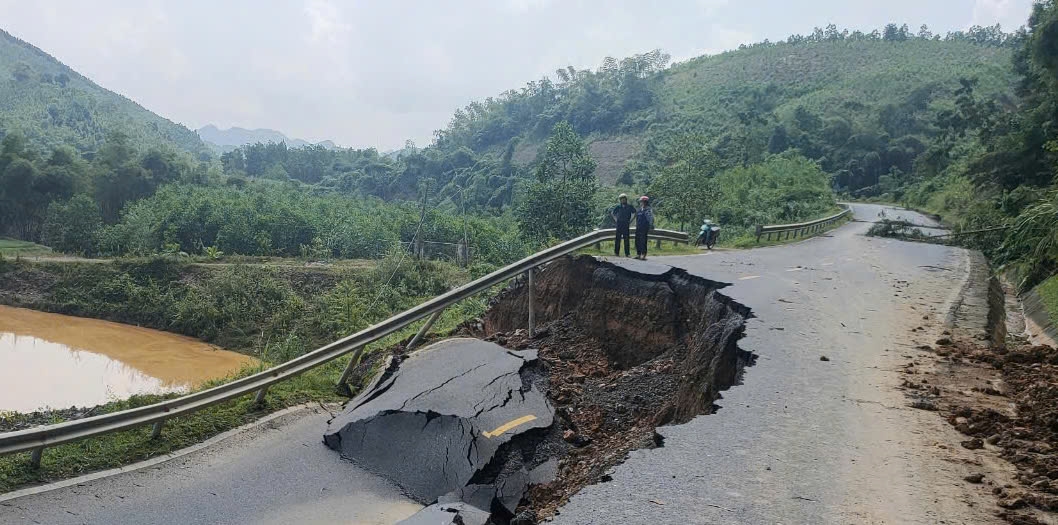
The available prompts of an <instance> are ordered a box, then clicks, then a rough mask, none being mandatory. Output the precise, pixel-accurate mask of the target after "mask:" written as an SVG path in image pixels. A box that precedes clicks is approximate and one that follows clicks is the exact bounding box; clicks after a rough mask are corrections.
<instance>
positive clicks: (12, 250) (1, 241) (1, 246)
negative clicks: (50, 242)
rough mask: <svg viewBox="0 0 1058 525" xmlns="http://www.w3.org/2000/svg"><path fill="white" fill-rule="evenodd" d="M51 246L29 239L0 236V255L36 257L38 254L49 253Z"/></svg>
mask: <svg viewBox="0 0 1058 525" xmlns="http://www.w3.org/2000/svg"><path fill="white" fill-rule="evenodd" d="M51 254H52V251H51V248H48V247H47V246H42V245H40V244H35V243H32V242H29V241H19V240H16V239H7V238H3V237H0V255H2V256H4V257H11V258H17V257H36V256H38V255H51Z"/></svg>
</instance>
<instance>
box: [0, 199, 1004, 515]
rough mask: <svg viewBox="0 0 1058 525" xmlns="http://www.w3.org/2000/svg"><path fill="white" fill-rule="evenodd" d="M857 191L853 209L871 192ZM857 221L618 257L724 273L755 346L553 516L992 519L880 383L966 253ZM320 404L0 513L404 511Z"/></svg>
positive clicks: (644, 265) (933, 327)
mask: <svg viewBox="0 0 1058 525" xmlns="http://www.w3.org/2000/svg"><path fill="white" fill-rule="evenodd" d="M854 209H855V212H856V216H857V218H859V219H861V220H865V221H873V220H877V218H878V212H879V211H880V210H881V208H880V207H877V206H869V205H855V206H854ZM887 215H890V214H889V213H887ZM901 215H903V216H905V218H907V217H908V216H910V217H911V218H913V219H915V220H916V221H920V222H921V223H923V224H931V221H929V220H928V219H926V218H924V217H916V216H913V215H911V214H908V213H906V212H904V213H902V214H901ZM891 216H892V215H890V217H891ZM868 226H869V224H867V223H864V222H855V223H852V224H849V225H846V226H844V227H842V228H839V229H838V230H835V231H834V232H832V233H831V234H829V235H827V236H822V237H817V238H813V239H809V240H807V241H804V242H800V243H796V244H792V245H786V246H776V247H769V248H762V249H756V250H748V251H728V252H722V251H717V252H712V253H709V254H706V255H695V256H683V257H668V258H657V259H651V260H650V261H647V262H639V261H634V260H630V259H622V263H621V264H626V265H629V266H630V267H633V268H635V269H637V270H639V271H648V272H649V271H656V272H661V271H664V269H665V266H664V265H673V266H679V267H682V268H686V269H687V270H688V271H690V272H692V273H695V274H698V275H701V276H704V277H706V278H709V279H714V280H718V281H725V282H730V283H732V284H733V285H732V286H730V287H727V288H724V289H723V290H722V293H724V294H726V295H729V296H731V297H733V298H734V299H736V300H738V301H740V302H742V303H743V304H745V305H747V306H749V307H750V308H752V309H753V313H754V314H755V315H756V318H754V319H751V320H750V321H749V323H748V327H747V337H746V338H745V339H743V340H742V342H741V346H742V347H743V348H744V349H747V350H751V351H753V352H755V353H757V354H758V356H759V358H758V360H757V364H756V366H753V367H751V368H749V369H747V371H746V374H745V378H744V384H742V385H739V386H736V387H733V388H732V389H730V390H728V391H726V392H725V393H724V399H722V400H720V401H719V402H718V404H719V405H720V406H721V407H722V408H721V409H720V410H719V412H717V413H716V414H712V415H708V416H701V417H698V418H695V419H694V420H692V421H691V422H689V423H687V424H684V425H677V426H670V427H663V428H661V429H659V431H660V433H661V434H662V435H664V436H665V444H664V447H662V448H657V449H652V450H640V451H636V452H633V453H632V454H631V456H630V458H629V459H628V461H626V462H625V463H623V464H622V465H620V466H618V467H617V468H616V469H615V471H614V472H613V474H612V478H613V479H612V481H609V482H606V483H600V484H597V485H593V486H590V487H588V488H586V489H585V490H583V491H582V492H581V493H580V494H578V495H576V496H575V497H574V498H573V499H572V500H571V501H570V503H569V504H568V505H567V506H566V507H564V508H563V509H562V511H561V514H560V515H559V516H558V517H557V518H556V520H555V522H556V523H577V524H587V523H599V524H603V523H606V524H611V523H690V524H696V523H717V524H726V523H812V524H816V523H835V524H837V523H931V524H932V523H988V522H991V521H994V519H995V518H994V517H993V516H992V514H991V512H989V511H987V510H985V509H984V508H983V507H984V506H983V505H979V506H977V507H970V506H968V505H967V502H968V501H970V502H972V501H973V500H974V499H975V498H976V497H977V496H975V495H974V494H973V493H971V492H969V491H968V489H966V488H965V485H966V484H965V483H962V482H961V480H960V478H961V476H963V475H965V473H966V470H965V469H966V468H967V467H965V466H964V465H962V464H960V463H959V462H958V461H955V460H952V459H951V458H945V457H944V456H943V454H940V453H939V452H938V448H937V443H938V440H939V441H942V442H943V441H953V440H956V441H957V439H958V435H956V434H955V431H954V430H953V429H951V428H950V427H949V426H948V425H947V424H946V423H945V422H943V421H942V420H940V418H939V417H938V416H937V414H935V413H932V412H924V411H918V410H914V409H910V408H908V407H907V402H906V400H905V399H904V398H903V394H901V393H900V392H898V391H897V390H896V389H895V387H896V385H898V384H899V382H900V376H899V374H898V371H897V368H898V367H899V366H900V365H901V364H902V363H903V361H902V360H901V359H900V356H901V355H906V354H909V353H913V352H914V350H913V345H914V344H915V343H921V342H932V338H935V336H936V335H937V332H938V331H939V330H940V329H942V325H941V321H942V320H943V317H944V315H945V310H946V308H947V305H948V304H949V301H951V300H952V299H953V298H954V296H955V295H956V293H957V292H958V291H959V289H960V287H961V281H962V279H963V278H964V276H965V274H966V266H967V260H968V258H967V257H966V255H965V253H964V252H962V251H960V250H958V249H953V248H947V247H943V246H932V245H924V244H913V243H905V242H901V241H894V240H887V239H876V238H867V237H864V236H862V233H863V232H864V231H866V229H867V228H868ZM920 325H925V326H926V331H925V332H924V333H923V332H916V333H915V334H916V335H909V332H908V330H909V329H911V328H915V327H917V326H920ZM918 337H921V340H918V341H916V340H914V339H915V338H918ZM821 356H826V357H827V358H828V359H829V361H821V360H820V357H821ZM330 417H331V416H330V414H327V413H325V412H321V413H319V414H310V415H308V416H303V417H298V418H289V419H288V420H287V421H282V422H275V423H268V424H264V425H261V426H260V427H259V428H257V429H255V430H253V431H249V432H245V433H243V434H240V435H239V436H237V437H234V438H231V439H229V440H226V441H224V442H222V443H221V444H219V445H217V446H214V447H209V448H207V449H204V450H202V451H199V452H195V453H192V454H189V455H186V456H183V457H181V458H178V459H175V460H171V461H168V462H165V463H162V464H159V465H157V466H154V467H151V468H149V469H146V470H141V471H137V472H133V473H129V474H122V475H118V476H114V477H110V478H106V479H101V480H96V481H92V482H88V483H85V484H83V485H82V486H73V487H68V488H65V489H59V490H55V491H51V492H47V493H44V494H39V495H35V496H27V497H23V498H19V499H16V500H11V501H7V502H4V503H0V523H4V524H7V523H48V524H52V523H54V524H66V523H107V524H109V523H130V524H135V523H188V524H192V523H276V524H279V523H339V522H340V523H392V522H395V521H398V520H401V519H404V518H406V517H408V516H410V515H412V514H414V513H415V512H416V511H418V510H419V509H420V505H418V504H417V503H415V502H413V501H412V500H410V499H408V498H406V497H405V496H403V495H402V494H401V491H400V490H399V489H398V488H397V487H396V486H395V485H392V484H390V483H389V482H387V481H385V480H384V479H382V478H380V477H377V476H374V475H372V474H370V473H368V472H366V471H364V470H362V469H360V468H358V467H356V466H355V465H353V464H351V463H349V462H347V461H343V460H341V459H340V458H339V455H338V454H336V453H335V452H334V451H331V450H329V449H327V448H326V447H325V446H324V445H323V444H322V443H321V436H322V434H323V432H324V430H325V429H326V421H327V419H329V418H330Z"/></svg>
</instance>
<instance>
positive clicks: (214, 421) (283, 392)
mask: <svg viewBox="0 0 1058 525" xmlns="http://www.w3.org/2000/svg"><path fill="white" fill-rule="evenodd" d="M486 305H487V297H486V296H485V295H483V296H481V297H475V298H471V299H467V300H465V301H463V302H462V303H460V304H458V305H456V306H454V307H451V308H449V309H448V310H446V311H445V313H444V314H442V316H441V318H440V319H438V321H437V322H436V323H435V324H434V326H433V328H432V329H431V330H430V335H429V336H428V340H431V339H436V338H439V337H444V336H446V335H447V334H450V333H451V332H452V331H453V330H455V329H456V327H458V326H459V325H460V324H461V323H463V322H464V321H465V320H466V319H468V318H471V317H474V316H477V315H480V314H481V313H482V312H484V310H485V308H486ZM423 322H425V321H420V322H418V323H415V324H412V325H411V326H408V327H406V328H404V329H403V330H400V331H398V332H397V333H394V334H391V335H389V336H387V337H385V338H383V339H382V340H380V341H379V342H377V343H375V344H374V345H371V346H370V347H368V352H367V354H370V353H372V352H379V351H385V350H386V349H387V348H389V347H391V346H393V345H395V344H397V343H398V342H400V341H403V340H406V339H408V338H410V337H411V336H412V335H413V334H414V333H415V332H417V331H418V329H419V327H420V326H421V325H422V323H423ZM367 354H365V357H366V355H367ZM348 360H349V358H340V359H337V360H335V361H332V362H330V363H328V364H326V365H323V366H321V367H319V368H316V369H314V370H311V371H309V372H306V373H305V374H302V375H301V376H298V377H295V378H293V379H290V380H288V381H284V382H282V383H278V384H275V385H273V386H271V387H270V388H269V389H268V395H267V398H266V403H265V405H264V406H256V405H254V403H253V394H248V395H246V396H243V397H240V398H238V399H235V400H232V401H229V402H226V403H222V404H220V405H216V406H213V407H210V408H207V409H205V410H202V411H200V412H196V413H194V414H190V415H187V416H183V417H177V418H173V419H171V420H168V421H166V423H165V427H164V429H163V431H162V434H161V436H159V437H158V438H156V439H151V438H150V434H151V427H150V426H144V427H141V428H136V429H132V430H127V431H123V432H116V433H114V434H108V435H104V436H100V437H96V438H90V439H85V440H82V441H78V442H74V443H68V444H65V445H59V446H56V447H49V448H47V449H45V451H44V455H43V457H42V460H41V466H40V469H39V470H35V469H33V468H31V467H30V464H29V453H23V454H16V455H10V456H3V457H0V493H4V492H10V491H12V490H16V489H19V488H22V487H24V486H27V485H30V484H35V483H46V482H51V481H55V480H60V479H66V478H71V477H74V476H79V475H82V474H86V473H90V472H95V471H99V470H105V469H109V468H114V467H119V466H122V465H128V464H130V463H134V462H137V461H144V460H147V459H151V458H153V457H157V456H159V455H163V454H168V453H170V452H173V451H176V450H179V449H181V448H185V447H188V446H191V445H194V444H196V443H200V442H202V441H204V440H206V439H209V438H210V437H213V436H216V435H217V434H220V433H222V432H225V431H227V430H231V429H233V428H236V427H238V426H240V425H243V424H246V423H250V422H252V421H254V420H256V419H259V418H260V417H262V416H264V415H266V414H269V413H271V412H274V411H277V410H281V409H283V408H287V407H290V406H294V405H298V404H302V403H308V402H337V401H342V400H345V399H346V398H345V397H344V396H341V395H339V394H338V393H337V390H336V389H335V381H337V379H338V377H339V376H340V375H341V373H342V370H343V369H344V368H345V366H346V364H347V363H348V362H349V361H348ZM268 366H271V365H267V364H262V365H260V366H257V367H252V368H246V369H244V370H242V371H241V372H240V373H239V374H237V375H236V376H233V377H231V378H227V379H225V380H219V381H214V382H212V383H208V384H206V385H203V386H202V387H201V388H203V389H205V388H209V387H211V386H216V385H217V384H220V383H222V382H223V381H226V380H231V379H235V378H237V377H243V376H246V375H249V374H252V373H256V372H259V371H261V370H263V369H265V368H266V367H268ZM359 386H362V385H354V388H353V390H354V392H355V391H356V390H357V388H358V387H359ZM173 397H176V396H174V395H168V396H155V395H146V396H134V397H132V398H130V399H127V400H123V401H115V402H112V403H108V404H106V405H104V406H103V407H102V408H101V409H100V410H99V411H98V413H100V414H102V413H110V412H116V411H119V410H126V409H129V408H135V407H138V406H144V405H149V404H151V403H156V402H158V401H161V400H163V399H170V398H173ZM4 416H5V417H9V418H13V419H19V418H23V419H24V418H26V417H27V415H25V414H5V415H4ZM61 421H62V419H61V418H58V417H53V418H52V419H51V420H50V422H51V423H58V422H61Z"/></svg>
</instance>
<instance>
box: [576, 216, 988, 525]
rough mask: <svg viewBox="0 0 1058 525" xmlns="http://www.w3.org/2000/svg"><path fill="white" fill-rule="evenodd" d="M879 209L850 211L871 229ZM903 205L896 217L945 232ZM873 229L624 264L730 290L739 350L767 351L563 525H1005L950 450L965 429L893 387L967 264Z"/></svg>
mask: <svg viewBox="0 0 1058 525" xmlns="http://www.w3.org/2000/svg"><path fill="white" fill-rule="evenodd" d="M881 209H882V207H880V206H873V205H854V211H855V216H856V218H857V219H858V220H859V221H875V220H878V213H879V212H880V211H881ZM895 212H896V211H895V210H889V211H887V213H886V215H887V216H888V217H889V218H893V216H894V215H900V216H902V217H903V218H905V219H908V218H910V219H912V220H913V221H914V222H917V223H921V224H926V225H930V224H934V223H933V221H931V220H930V219H928V218H926V217H922V216H919V215H917V214H914V213H910V212H906V211H903V212H898V213H895ZM869 226H870V224H869V223H867V222H854V223H851V224H849V225H846V226H844V227H842V228H839V229H837V230H835V231H833V232H832V233H831V234H829V235H827V236H823V237H817V238H812V239H809V240H806V241H803V242H800V243H796V244H792V245H786V246H776V247H769V248H761V249H756V250H749V251H726V252H722V251H718V252H713V253H709V254H706V255H696V256H684V257H664V258H656V259H651V260H649V261H646V262H639V261H635V260H629V259H621V261H622V263H621V264H625V265H628V266H629V267H632V268H635V269H638V270H640V271H655V272H660V271H663V270H664V268H665V266H664V265H672V266H679V267H682V268H685V269H687V270H688V271H690V272H691V273H695V274H698V275H701V276H703V277H707V278H709V279H714V280H718V281H724V282H730V283H733V286H730V287H727V288H724V289H723V290H721V293H724V294H726V295H728V296H731V297H733V298H734V299H736V300H738V301H739V302H741V303H743V304H745V305H747V306H749V307H750V308H752V309H753V313H754V314H755V316H756V318H755V319H751V320H750V321H749V322H748V323H747V336H746V337H745V338H744V339H743V340H742V341H741V342H740V346H741V347H742V348H743V349H746V350H750V351H753V352H755V353H756V354H758V356H759V358H758V359H757V364H756V365H755V366H753V367H751V368H748V369H747V370H746V373H745V376H744V379H743V384H742V385H739V386H735V387H733V388H732V389H730V390H728V391H727V392H724V399H722V400H720V401H719V402H718V404H719V405H720V406H721V407H722V408H721V409H720V410H719V411H718V412H717V413H716V414H712V415H708V416H701V417H698V418H696V419H694V420H692V421H691V422H689V423H687V424H684V425H678V426H670V427H662V428H660V429H659V432H660V433H661V434H662V435H664V436H665V446H664V447H662V448H658V449H653V450H640V451H636V452H633V453H632V454H631V456H630V458H629V459H628V461H626V462H625V463H623V464H621V465H620V466H618V467H617V468H616V469H615V471H614V472H613V474H612V476H613V480H612V481H610V482H608V483H600V484H596V485H593V486H589V487H587V488H586V489H584V490H583V491H581V492H580V493H579V494H577V495H576V496H574V497H573V498H572V500H571V501H570V503H569V504H568V505H567V506H566V507H565V508H563V509H562V511H561V514H560V515H559V516H558V517H557V518H556V520H555V523H560V524H589V523H591V524H604V523H605V524H610V523H681V524H682V523H687V524H698V523H703V524H704V523H710V524H727V523H732V524H734V523H769V524H771V523H806V524H807V523H811V524H830V523H833V524H845V523H865V524H881V523H886V524H888V523H921V524H935V523H991V522H994V521H995V520H996V518H995V517H994V516H993V515H992V513H991V512H990V510H988V509H986V508H985V507H986V506H985V505H977V506H976V507H970V506H969V505H967V503H968V502H969V503H973V502H974V501H975V500H976V499H978V498H979V496H977V495H975V494H976V493H974V492H972V491H971V490H970V489H969V488H967V484H966V483H965V482H963V481H962V479H961V478H962V476H964V475H966V474H968V473H969V471H968V470H967V469H968V468H969V467H968V466H965V465H962V464H960V461H961V459H960V458H957V457H955V458H953V457H947V454H949V452H948V451H949V450H950V447H948V448H943V449H942V448H939V446H938V444H940V443H945V442H947V443H953V442H954V443H956V445H955V448H956V449H957V448H958V445H957V441H958V439H959V436H958V434H957V433H956V432H955V431H954V430H953V429H952V428H950V426H948V425H947V423H945V422H944V421H943V420H941V418H940V417H939V416H938V415H937V414H936V413H934V412H927V411H921V410H916V409H912V408H909V407H908V406H907V403H908V402H907V400H906V399H905V398H904V397H903V394H902V393H900V392H899V391H897V390H896V387H897V385H899V384H900V381H901V376H900V374H899V373H898V367H899V366H901V365H902V364H903V363H904V362H906V359H901V356H902V355H910V354H913V353H914V352H915V350H914V349H913V345H914V344H915V343H916V342H917V343H932V342H933V340H934V339H935V338H936V336H937V335H939V334H937V331H938V330H941V329H943V319H944V316H945V313H946V309H947V305H948V304H949V301H951V300H952V299H954V296H955V295H956V293H957V292H958V291H959V289H960V287H961V284H962V280H963V279H964V278H965V275H966V266H967V261H968V257H967V256H966V253H965V252H964V251H962V250H959V249H955V248H949V247H944V246H936V245H926V244H917V243H908V242H902V241H895V240H889V239H880V238H869V237H865V236H863V235H862V234H863V233H864V232H865V231H866V230H867V229H868V227H869ZM609 260H614V261H616V259H609ZM923 325H924V327H925V329H926V330H925V332H917V331H916V332H914V333H910V332H909V330H910V329H912V328H918V327H919V326H923ZM915 339H918V341H915ZM822 356H826V357H827V358H828V359H829V361H821V359H820V358H821V357H822ZM950 453H952V454H954V453H956V452H950Z"/></svg>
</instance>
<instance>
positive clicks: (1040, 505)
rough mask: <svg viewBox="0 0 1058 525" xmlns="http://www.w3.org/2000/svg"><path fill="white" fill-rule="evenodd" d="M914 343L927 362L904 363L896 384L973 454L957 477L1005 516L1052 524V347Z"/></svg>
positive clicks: (1057, 519)
mask: <svg viewBox="0 0 1058 525" xmlns="http://www.w3.org/2000/svg"><path fill="white" fill-rule="evenodd" d="M919 350H920V351H923V352H925V353H927V354H929V355H930V356H931V357H932V358H933V359H934V360H935V362H934V363H933V365H932V366H923V364H924V363H923V362H922V361H923V360H922V359H919V360H917V362H918V364H917V365H916V362H915V361H913V362H911V363H909V364H908V366H907V367H906V368H905V370H904V373H905V374H906V379H905V380H904V383H903V388H904V389H905V391H906V392H907V394H908V396H909V397H910V398H911V399H912V402H911V406H913V407H915V408H921V409H926V410H937V411H939V412H940V414H941V415H942V416H943V417H944V418H945V419H946V420H947V421H948V422H949V423H950V424H951V425H952V426H954V427H955V429H956V430H958V431H959V432H961V433H962V434H964V435H965V437H966V439H965V440H963V441H961V443H960V446H961V447H962V448H963V449H967V450H970V451H973V452H974V453H975V454H976V456H977V457H976V458H975V459H973V460H971V461H970V465H971V467H972V469H973V473H972V474H970V475H968V476H966V478H965V481H966V482H967V483H971V484H979V485H980V486H981V491H982V496H983V497H984V498H987V499H992V500H994V502H995V505H996V515H997V516H998V517H1001V518H1003V519H1005V520H1007V521H1008V522H1010V523H1015V524H1018V525H1034V524H1041V523H1058V516H1056V515H1055V514H1054V512H1055V511H1058V349H1055V348H1052V347H1049V346H1043V345H1037V346H1033V345H1029V344H1014V345H1011V346H1010V347H1009V348H1008V347H1003V346H994V347H990V346H988V345H985V344H983V343H981V342H980V341H979V340H975V339H972V338H960V337H951V336H948V337H942V338H940V339H938V340H937V342H936V344H934V345H923V346H921V347H920V348H919ZM990 456H991V457H997V458H999V459H1001V460H1003V461H1004V462H1006V463H1009V465H1012V466H1013V468H1012V469H1011V468H1002V467H999V468H997V465H996V462H994V461H993V462H990V461H989V457H990ZM1002 466H1006V465H1002Z"/></svg>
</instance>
